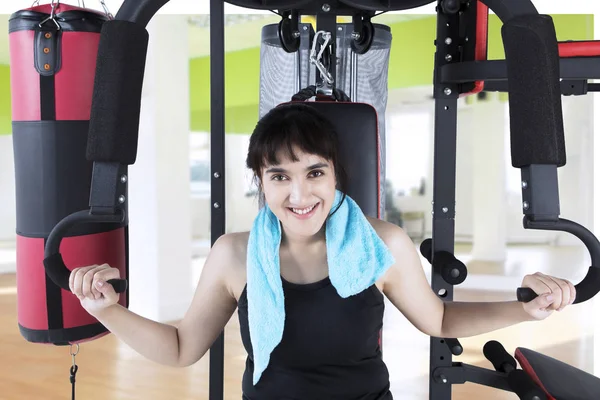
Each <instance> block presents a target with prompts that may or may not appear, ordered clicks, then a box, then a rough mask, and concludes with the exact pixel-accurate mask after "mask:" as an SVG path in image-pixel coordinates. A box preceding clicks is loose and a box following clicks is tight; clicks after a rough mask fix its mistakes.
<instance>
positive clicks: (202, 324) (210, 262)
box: [69, 235, 237, 367]
mask: <svg viewBox="0 0 600 400" xmlns="http://www.w3.org/2000/svg"><path fill="white" fill-rule="evenodd" d="M234 247H235V246H234V243H233V239H232V238H231V237H230V236H229V235H224V236H221V237H220V238H219V239H218V240H217V241H216V242H215V244H214V246H213V247H212V249H211V251H210V253H209V255H208V258H207V260H206V263H205V265H204V268H203V270H202V274H201V276H200V281H199V283H198V287H197V288H196V293H195V295H194V299H193V301H192V304H191V306H190V308H189V309H188V311H187V312H186V314H185V316H184V318H183V320H182V321H181V322H180V323H179V324H178V325H177V326H173V325H169V324H164V323H159V322H155V321H152V320H150V319H147V318H144V317H142V316H139V315H137V314H135V313H133V312H131V311H130V310H128V309H126V308H125V307H122V306H121V305H120V304H118V303H117V302H118V299H119V295H118V294H117V293H115V291H114V289H113V288H112V286H111V285H108V284H106V283H105V282H106V281H107V280H109V279H114V278H119V271H118V270H117V269H115V268H111V267H109V266H108V265H106V264H104V265H101V266H90V267H84V268H77V269H74V270H73V271H72V272H71V277H70V282H69V283H70V287H71V291H72V292H73V293H74V294H75V295H76V296H77V297H78V298H79V299H80V301H81V305H82V306H83V308H85V309H86V310H87V311H88V312H89V313H90V314H91V315H92V316H93V317H95V318H96V319H97V320H98V321H100V322H101V323H102V324H103V325H104V326H105V327H106V328H107V329H108V330H109V331H110V332H111V333H113V334H114V335H115V336H117V337H118V338H119V339H120V340H122V341H123V342H124V343H126V344H127V345H128V346H130V347H131V348H132V349H133V350H135V351H136V352H138V353H139V354H141V355H142V356H144V357H146V358H148V359H150V360H153V361H155V362H157V363H160V364H164V365H170V366H176V367H185V366H189V365H192V364H194V363H195V362H197V361H198V360H200V359H201V358H202V357H203V356H204V354H206V352H207V351H208V349H209V348H210V346H211V345H212V344H213V342H214V341H215V340H216V338H217V337H218V335H219V334H220V333H221V332H222V331H223V329H224V328H225V325H226V324H227V322H228V321H229V319H230V318H231V316H232V314H233V312H234V311H235V308H236V306H237V302H236V299H235V297H234V296H233V294H232V292H231V290H229V284H228V279H227V277H228V276H230V274H231V273H232V268H231V266H232V265H234V263H235V262H237V260H236V257H235V254H234ZM102 283H103V284H102Z"/></svg>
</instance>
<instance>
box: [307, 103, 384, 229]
mask: <svg viewBox="0 0 600 400" xmlns="http://www.w3.org/2000/svg"><path fill="white" fill-rule="evenodd" d="M305 104H307V105H310V106H312V107H315V108H316V109H317V110H319V111H320V112H322V113H323V114H324V115H325V116H327V117H328V118H329V119H330V120H331V122H332V123H333V124H334V126H335V128H336V130H337V134H338V138H339V142H340V143H339V145H340V161H341V163H342V165H343V166H344V169H345V170H346V174H347V175H348V182H347V184H348V187H347V193H346V194H348V195H349V196H350V197H351V198H352V199H353V200H354V201H356V203H357V204H358V205H359V206H360V208H361V209H362V211H363V213H365V215H368V216H370V217H373V218H381V215H380V209H381V207H380V204H381V198H380V197H381V196H380V185H381V183H380V179H379V177H380V173H379V159H380V156H379V129H378V123H377V111H376V110H375V108H374V107H373V106H371V105H369V104H365V103H345V102H334V101H307V102H305Z"/></svg>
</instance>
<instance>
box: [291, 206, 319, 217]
mask: <svg viewBox="0 0 600 400" xmlns="http://www.w3.org/2000/svg"><path fill="white" fill-rule="evenodd" d="M315 205H316V204H315ZM313 208H315V206H314V205H313V206H310V207H308V208H292V211H294V212H295V213H296V214H300V215H304V214H308V213H309V212H311V211H312V210H313Z"/></svg>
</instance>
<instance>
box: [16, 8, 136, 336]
mask: <svg viewBox="0 0 600 400" xmlns="http://www.w3.org/2000/svg"><path fill="white" fill-rule="evenodd" d="M107 20H108V17H107V16H106V15H105V14H103V13H99V12H97V11H94V10H89V9H84V8H79V7H73V6H69V5H65V4H59V3H58V2H54V1H53V2H52V4H46V5H40V6H36V7H32V8H28V9H25V10H21V11H18V12H16V13H14V14H12V15H11V17H10V20H9V46H10V71H11V72H10V75H11V95H12V99H11V101H12V121H13V146H14V156H15V161H14V162H15V164H14V165H15V178H16V179H15V180H16V204H17V206H16V225H17V232H16V233H17V249H16V250H17V302H18V310H17V313H18V324H19V329H20V331H21V334H22V335H23V337H24V338H25V339H26V340H27V341H30V342H35V343H48V344H54V345H68V344H73V343H79V342H85V341H89V340H92V339H95V338H98V337H100V336H103V335H105V334H107V333H108V331H107V330H106V328H105V327H104V326H103V325H101V324H100V323H99V322H98V321H97V320H96V319H95V318H93V317H92V316H90V315H89V314H88V313H87V312H86V311H85V310H84V309H83V308H82V307H81V305H80V302H79V300H78V299H77V297H76V296H75V295H73V294H72V293H70V292H69V291H67V290H64V289H61V288H60V287H59V286H57V285H56V284H55V283H54V282H53V281H52V280H51V279H49V277H48V275H47V274H46V271H45V268H44V263H43V262H44V247H45V244H46V240H47V239H48V235H49V233H50V232H51V231H52V229H53V228H54V227H55V226H56V224H57V223H59V221H61V220H62V219H63V218H65V217H67V216H68V215H70V214H72V213H74V212H76V211H79V210H83V209H87V208H88V207H89V199H90V187H91V180H92V166H93V163H92V162H90V161H88V160H87V159H86V145H87V137H88V128H89V120H90V112H91V104H92V93H93V88H94V76H95V70H96V57H97V52H98V44H99V40H100V32H101V29H102V25H103V23H104V22H106V21H107ZM127 234H128V226H127V222H115V223H110V224H80V225H77V226H75V227H73V228H72V229H70V230H69V232H67V233H66V234H65V235H64V237H63V239H62V241H61V244H60V253H61V255H62V257H63V259H64V262H65V264H66V265H68V266H69V267H70V268H75V267H81V266H86V265H92V264H103V263H108V264H110V265H111V266H112V267H115V268H119V269H120V271H121V277H122V278H128V237H127ZM120 303H121V304H122V305H123V306H125V307H127V305H128V292H127V291H126V292H125V293H121V295H120Z"/></svg>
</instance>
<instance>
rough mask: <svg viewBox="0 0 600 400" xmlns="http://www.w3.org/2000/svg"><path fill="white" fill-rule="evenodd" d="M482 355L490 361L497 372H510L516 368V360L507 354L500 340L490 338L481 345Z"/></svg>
mask: <svg viewBox="0 0 600 400" xmlns="http://www.w3.org/2000/svg"><path fill="white" fill-rule="evenodd" d="M483 355H484V356H485V358H487V359H488V361H489V362H491V363H492V365H493V366H494V369H495V370H496V371H498V372H505V373H508V372H511V371H512V370H514V369H516V368H517V361H516V360H515V359H514V357H513V356H511V355H510V354H508V352H507V351H506V349H505V348H504V346H502V344H501V343H500V342H497V341H495V340H490V341H489V342H487V343H486V344H485V346H483Z"/></svg>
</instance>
